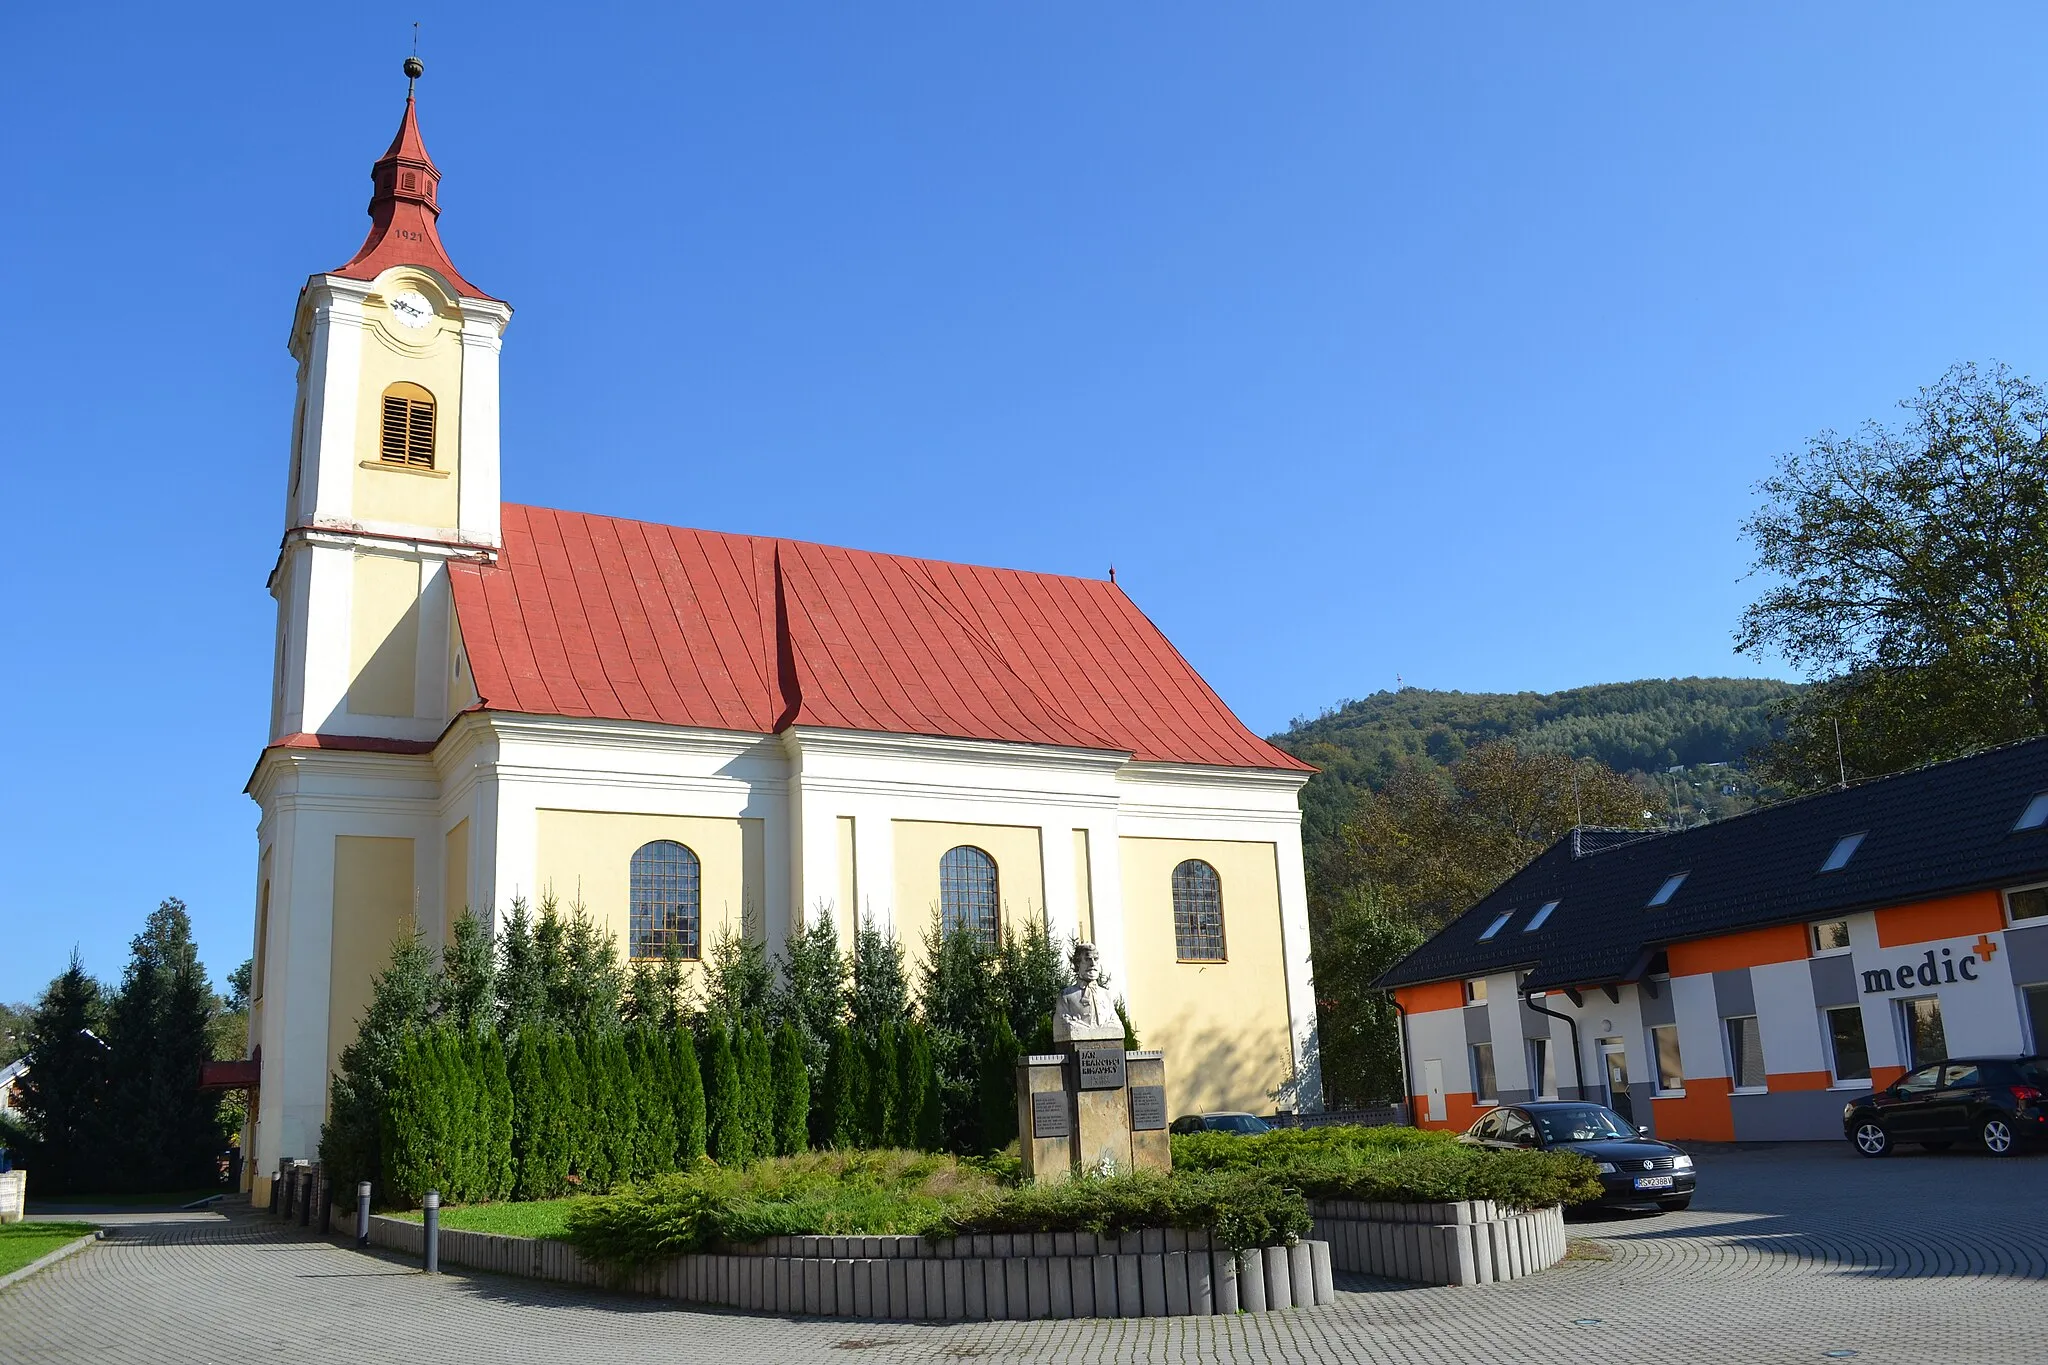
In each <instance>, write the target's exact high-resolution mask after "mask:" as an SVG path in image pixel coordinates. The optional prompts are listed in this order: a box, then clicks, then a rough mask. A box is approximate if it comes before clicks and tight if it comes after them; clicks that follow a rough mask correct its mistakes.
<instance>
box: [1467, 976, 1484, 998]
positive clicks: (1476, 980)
mask: <svg viewBox="0 0 2048 1365" xmlns="http://www.w3.org/2000/svg"><path fill="white" fill-rule="evenodd" d="M1465 1003H1466V1004H1468V1005H1483V1004H1485V1003H1486V978H1485V977H1483V976H1475V977H1471V978H1469V979H1467V980H1466V982H1465Z"/></svg>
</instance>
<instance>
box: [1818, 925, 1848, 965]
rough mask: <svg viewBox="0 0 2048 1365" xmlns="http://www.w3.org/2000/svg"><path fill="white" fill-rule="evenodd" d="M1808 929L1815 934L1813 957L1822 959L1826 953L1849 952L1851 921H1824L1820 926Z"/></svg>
mask: <svg viewBox="0 0 2048 1365" xmlns="http://www.w3.org/2000/svg"><path fill="white" fill-rule="evenodd" d="M1808 928H1809V930H1810V931H1811V932H1812V934H1813V955H1814V956H1815V957H1820V956H1822V955H1823V954H1826V953H1843V952H1847V951H1848V950H1849V921H1847V920H1845V919H1829V920H1822V921H1821V922H1820V923H1819V924H1814V925H1809V926H1808Z"/></svg>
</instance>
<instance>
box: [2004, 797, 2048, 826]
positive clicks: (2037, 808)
mask: <svg viewBox="0 0 2048 1365" xmlns="http://www.w3.org/2000/svg"><path fill="white" fill-rule="evenodd" d="M2043 825H2048V792H2035V793H2034V799H2033V800H2031V801H2029V802H2027V808H2026V809H2025V810H2023V811H2021V812H2020V818H2019V820H2018V821H2017V822H2016V823H2015V824H2014V825H2013V827H2012V828H2013V833H2015V834H2017V833H2019V832H2020V831H2021V830H2023V829H2039V828H2041V826H2043Z"/></svg>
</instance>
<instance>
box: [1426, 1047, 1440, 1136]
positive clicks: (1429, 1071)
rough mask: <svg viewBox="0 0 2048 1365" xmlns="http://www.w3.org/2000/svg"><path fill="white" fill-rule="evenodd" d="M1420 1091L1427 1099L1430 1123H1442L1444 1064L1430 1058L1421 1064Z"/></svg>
mask: <svg viewBox="0 0 2048 1365" xmlns="http://www.w3.org/2000/svg"><path fill="white" fill-rule="evenodd" d="M1422 1089H1423V1093H1424V1094H1426V1095H1427V1096H1428V1097H1429V1118H1430V1121H1431V1122H1432V1123H1442V1122H1443V1121H1444V1064H1443V1063H1442V1062H1440V1061H1438V1060H1437V1059H1436V1058H1434V1057H1431V1058H1429V1059H1428V1060H1427V1061H1425V1062H1424V1063H1423V1064H1422Z"/></svg>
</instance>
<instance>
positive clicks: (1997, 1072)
mask: <svg viewBox="0 0 2048 1365" xmlns="http://www.w3.org/2000/svg"><path fill="white" fill-rule="evenodd" d="M2044 1094H2048V1060H2043V1059H2042V1058H2040V1057H1951V1058H1949V1059H1948V1060H1947V1061H1945V1062H1935V1063H1933V1064H1932V1065H1930V1066H1923V1067H1921V1068H1919V1069H1918V1070H1916V1071H1913V1072H1910V1073H1908V1074H1907V1075H1904V1076H1901V1077H1900V1078H1899V1079H1898V1080H1896V1081H1894V1082H1892V1083H1891V1084H1890V1085H1888V1086H1886V1087H1885V1088H1884V1089H1882V1090H1880V1091H1878V1092H1877V1093H1876V1094H1874V1095H1869V1096H1866V1097H1865V1098H1863V1099H1858V1100H1851V1101H1850V1102H1849V1103H1848V1104H1847V1105H1845V1106H1843V1109H1842V1132H1843V1134H1844V1136H1846V1137H1847V1138H1848V1139H1849V1141H1851V1142H1853V1143H1855V1144H1856V1150H1857V1151H1859V1152H1861V1153H1863V1155H1865V1156H1889V1155H1890V1154H1891V1150H1892V1147H1893V1145H1894V1144H1896V1143H1900V1142H1917V1143H1919V1144H1920V1145H1921V1146H1923V1147H1926V1148H1928V1149H1929V1150H1931V1151H1937V1152H1938V1151H1941V1150H1942V1149H1944V1148H1947V1147H1952V1146H1954V1145H1955V1144H1956V1143H1958V1142H1964V1141H1971V1142H1976V1143H1977V1144H1979V1145H1980V1146H1982V1147H1983V1149H1984V1150H1985V1151H1987V1152H1989V1153H1990V1154H1991V1155H1993V1156H2010V1155H2011V1154H2012V1153H2013V1152H2014V1151H2015V1150H2016V1149H2017V1148H2019V1147H2020V1146H2021V1144H2023V1143H2035V1142H2042V1141H2048V1099H2044V1098H2043V1096H2044Z"/></svg>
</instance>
